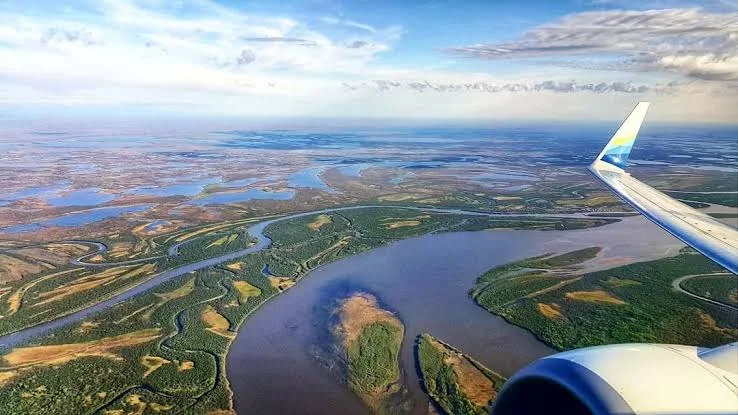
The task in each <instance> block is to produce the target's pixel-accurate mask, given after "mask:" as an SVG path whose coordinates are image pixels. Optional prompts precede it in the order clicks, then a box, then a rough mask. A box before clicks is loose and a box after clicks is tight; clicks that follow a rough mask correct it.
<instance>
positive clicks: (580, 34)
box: [448, 9, 738, 81]
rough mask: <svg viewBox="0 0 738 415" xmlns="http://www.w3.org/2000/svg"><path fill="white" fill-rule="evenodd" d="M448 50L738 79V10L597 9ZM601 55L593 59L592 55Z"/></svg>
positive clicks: (470, 53)
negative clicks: (503, 39) (515, 36)
mask: <svg viewBox="0 0 738 415" xmlns="http://www.w3.org/2000/svg"><path fill="white" fill-rule="evenodd" d="M448 52H450V53H453V54H457V55H462V56H470V57H476V58H484V59H512V58H540V57H545V58H549V59H550V58H554V57H560V58H563V59H567V60H566V61H565V62H570V63H571V64H572V65H575V66H576V65H579V62H580V61H581V60H585V65H587V66H589V67H590V68H596V67H598V66H599V67H601V68H603V69H619V70H631V71H668V72H676V73H679V74H682V75H684V76H686V77H690V78H697V79H705V80H722V81H736V80H738V13H720V14H718V13H708V12H705V11H702V10H700V9H665V10H646V11H624V10H614V11H598V12H584V13H577V14H572V15H568V16H566V17H564V18H562V19H560V20H558V21H555V22H553V23H550V24H546V25H543V26H540V27H537V28H535V29H533V30H530V31H528V32H526V33H524V34H523V35H522V36H520V37H519V38H518V39H517V40H515V41H512V42H505V43H493V44H478V45H471V46H463V47H455V48H450V49H448ZM602 56H604V57H605V58H604V59H603V60H600V61H599V62H597V61H594V62H593V61H592V60H591V58H592V57H602ZM587 59H590V61H589V62H587V61H586V60H587Z"/></svg>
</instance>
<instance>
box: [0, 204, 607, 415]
mask: <svg viewBox="0 0 738 415" xmlns="http://www.w3.org/2000/svg"><path fill="white" fill-rule="evenodd" d="M318 216H319V215H312V216H310V215H309V216H305V217H300V218H294V219H290V220H286V221H282V222H276V223H274V224H272V225H270V226H269V227H268V228H267V229H266V230H265V234H266V235H267V236H269V237H270V238H271V239H272V240H273V244H272V246H271V247H270V248H268V249H266V250H263V251H260V252H258V253H254V254H251V255H247V256H244V257H241V258H238V259H235V260H233V261H231V262H227V263H224V264H222V265H218V266H211V267H207V268H203V269H201V270H198V271H195V272H193V273H188V274H185V275H181V276H179V277H176V278H173V279H171V280H169V281H167V282H165V283H163V284H161V285H159V286H157V287H155V288H154V289H151V290H149V291H147V292H145V293H143V294H141V295H138V296H136V297H134V298H132V299H130V300H128V301H126V302H123V303H120V304H118V305H116V306H114V307H111V308H109V309H106V310H104V311H101V312H100V313H97V314H95V315H94V316H93V317H90V318H88V319H87V320H85V321H81V322H79V323H76V324H74V325H71V326H69V327H65V328H63V329H60V330H57V331H55V332H52V333H50V334H48V335H46V336H43V337H40V338H38V339H35V340H34V342H33V343H32V344H25V345H21V346H19V347H18V348H16V349H13V350H7V351H5V352H4V354H3V355H2V357H1V358H2V359H3V360H0V379H2V385H0V408H7V410H8V411H10V412H12V413H30V414H34V413H55V414H67V413H68V414H80V413H94V412H98V413H106V412H109V413H113V414H114V413H121V412H119V411H123V412H122V413H128V412H139V411H143V413H153V412H156V411H157V410H159V411H163V410H164V408H169V409H167V411H166V412H164V413H171V414H175V413H176V414H203V413H209V412H211V411H219V410H222V411H230V410H232V403H231V395H230V389H229V387H228V382H227V380H226V377H225V365H224V360H225V355H226V352H227V350H228V347H229V345H230V343H231V342H232V340H233V336H234V334H235V332H237V330H238V327H239V326H240V325H241V324H242V322H243V321H244V319H246V318H247V317H248V316H249V315H250V313H252V312H253V311H254V310H255V309H256V308H257V307H259V306H260V305H261V304H263V303H264V302H265V301H267V300H268V299H269V298H271V297H272V296H274V295H278V294H279V293H280V292H282V291H284V290H287V289H290V287H292V286H293V285H294V284H295V283H296V282H297V281H298V280H299V279H300V278H302V277H304V276H305V275H306V274H307V273H308V272H309V271H310V270H312V269H314V268H315V267H318V266H320V265H322V264H325V263H328V262H332V261H335V260H337V259H339V258H343V257H346V256H349V255H353V254H355V253H358V252H363V251H366V250H368V249H372V248H374V247H378V246H381V245H384V244H387V243H390V242H392V241H395V240H399V239H402V238H407V237H411V236H416V235H421V234H425V233H429V232H446V231H456V230H480V229H489V228H514V229H529V228H534V229H545V230H555V229H565V228H576V227H590V226H600V225H603V224H605V223H608V221H609V220H608V219H595V218H592V219H564V220H557V219H546V218H536V219H535V220H528V219H524V218H517V219H516V218H488V217H468V216H463V215H450V214H440V213H431V212H419V211H410V210H406V209H399V208H380V209H357V210H352V211H342V212H340V213H339V212H336V213H332V214H331V215H330V216H331V218H332V219H331V221H330V222H326V221H325V220H320V221H321V222H324V223H323V224H322V225H321V226H320V227H318V228H317V229H315V230H313V229H311V228H310V227H308V226H307V225H308V224H310V223H315V222H316V221H317V220H318ZM410 218H413V219H410ZM259 220H263V219H255V218H248V219H243V220H238V221H233V222H230V223H228V224H227V225H228V226H220V225H218V226H217V228H215V229H214V228H213V227H212V226H210V225H208V226H200V227H194V228H187V229H177V230H174V231H172V232H170V233H162V234H158V235H156V236H153V237H152V240H153V241H155V242H156V243H157V244H158V246H159V248H158V249H159V251H158V252H165V251H167V250H168V249H169V248H171V247H172V246H173V245H174V244H176V243H179V242H176V241H177V240H178V239H179V240H180V241H191V242H189V243H187V244H185V245H183V246H180V248H179V251H180V256H178V257H172V258H162V259H157V260H152V261H151V262H142V263H136V264H127V265H115V264H110V266H108V267H103V268H99V267H98V268H93V267H83V266H77V267H75V266H72V265H69V264H65V265H60V267H59V268H56V269H55V270H53V271H52V270H49V271H45V272H44V273H41V274H38V275H36V276H34V277H33V278H22V279H20V280H18V281H13V282H10V283H8V284H6V285H5V286H3V290H2V291H0V314H3V315H4V317H3V318H1V319H0V332H7V331H9V330H12V329H17V328H18V327H22V326H23V325H25V324H35V323H33V322H34V321H35V322H38V321H43V320H44V318H45V317H46V316H51V317H53V316H56V315H61V314H63V313H65V312H69V311H70V310H72V309H75V308H79V307H82V306H85V305H89V304H92V303H94V302H97V301H100V300H101V299H103V298H106V297H109V296H110V295H111V293H114V292H118V291H120V290H123V289H126V288H127V287H130V286H131V285H134V284H137V283H140V282H141V281H144V280H146V279H148V278H151V275H152V274H155V273H158V272H161V271H163V270H165V269H169V268H171V267H172V266H176V265H179V264H183V263H187V262H189V261H192V260H195V259H197V258H205V257H210V256H211V255H217V254H219V253H223V252H232V251H233V250H235V249H239V248H243V247H244V246H246V245H247V244H248V243H250V241H249V240H247V239H244V238H243V228H244V227H245V226H247V225H248V224H250V223H254V222H255V221H259ZM410 220H413V221H418V222H420V223H419V224H418V225H417V226H407V227H395V228H391V229H390V228H389V227H388V226H386V225H387V224H388V223H395V222H398V221H399V222H401V221H410ZM234 234H238V235H239V238H237V239H235V240H234V241H233V242H232V243H230V244H229V243H228V239H226V240H225V241H224V242H223V243H222V244H220V245H217V244H214V243H215V242H216V241H218V240H220V239H221V238H223V237H225V236H226V235H234ZM228 238H231V237H230V236H229V237H228ZM120 239H125V237H120ZM106 243H107V241H106ZM211 245H212V246H211ZM8 288H10V289H8ZM40 302H44V303H43V304H40V305H39V304H38V303H40ZM12 304H18V306H17V309H16V310H15V312H14V313H13V314H12V315H9V314H8V312H7V310H8V309H9V305H12ZM13 308H16V306H14V307H13ZM47 310H48V311H47ZM34 319H35V320H34ZM29 322H30V323H29ZM388 324H389V323H387V322H383V323H381V324H378V325H376V326H372V328H371V329H369V331H366V330H364V331H363V332H366V333H367V334H366V335H365V336H364V337H362V338H361V339H360V340H356V341H357V342H358V343H356V344H357V345H361V344H375V343H376V342H383V343H386V342H387V341H390V339H392V338H396V337H397V334H398V333H397V331H396V329H395V328H396V326H392V325H391V324H390V325H388ZM141 333H148V335H147V336H146V338H147V340H146V341H134V340H131V341H129V342H126V344H118V343H115V344H116V346H115V348H108V349H105V350H107V351H106V352H100V353H97V354H89V355H85V354H84V353H82V354H81V355H79V356H76V357H75V358H73V359H71V360H64V361H55V363H54V364H51V365H42V364H39V365H30V366H24V367H19V366H17V365H16V364H14V363H11V362H8V361H7V360H6V359H5V357H6V356H13V353H16V352H17V351H18V350H22V349H24V348H26V347H49V346H63V347H64V348H66V349H68V350H89V347H91V346H90V345H91V344H96V343H97V342H100V341H103V340H104V343H103V344H109V342H110V341H111V340H110V339H120V338H124V339H140V338H144V337H140V336H141ZM154 333H156V334H154ZM121 336H123V337H121ZM149 337H150V338H149ZM400 338H401V337H400ZM105 339H107V340H105ZM106 342H108V343H106ZM390 343H391V342H390ZM49 350H51V349H49ZM94 350H97V351H100V350H102V349H94ZM352 350H353V352H352V356H353V357H355V359H354V361H355V362H356V365H358V366H356V365H355V367H356V368H361V367H362V366H361V364H362V363H361V362H369V360H371V359H374V358H375V357H376V356H374V357H371V359H370V358H369V356H371V355H368V354H366V353H364V352H363V351H362V350H365V348H362V347H358V348H354V349H352ZM384 350H385V351H387V350H388V349H384ZM15 356H17V354H16V355H15ZM113 356H115V357H113ZM383 356H384V357H385V358H386V357H387V356H389V360H394V358H393V357H392V355H391V354H390V353H389V352H387V353H385V354H384V355H383ZM385 360H386V359H385ZM389 360H386V361H389ZM383 367H385V368H387V370H385V371H384V372H382V373H384V374H385V375H386V376H384V377H383V378H382V379H375V380H372V379H368V378H365V377H364V376H362V375H361V373H368V372H361V370H359V371H356V372H355V373H356V374H357V375H356V377H355V379H356V381H355V383H356V385H367V386H368V388H369V389H368V390H371V389H372V388H373V387H375V386H377V385H380V384H385V383H386V382H388V379H390V378H396V377H395V372H394V369H392V370H390V366H388V365H383Z"/></svg>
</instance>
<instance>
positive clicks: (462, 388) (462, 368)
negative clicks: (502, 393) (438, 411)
mask: <svg viewBox="0 0 738 415" xmlns="http://www.w3.org/2000/svg"><path fill="white" fill-rule="evenodd" d="M415 352H416V358H417V360H418V366H419V367H420V372H421V378H422V379H421V381H422V383H423V387H424V388H425V390H426V391H427V392H428V394H429V395H430V396H431V398H432V399H433V401H434V402H436V403H437V404H438V405H439V406H440V407H441V408H443V410H444V411H446V413H449V414H475V415H483V414H487V413H489V407H490V405H491V403H492V402H493V401H494V399H495V397H496V395H497V392H499V390H500V389H501V388H502V385H503V384H504V382H505V378H504V377H502V376H500V375H498V374H497V373H494V372H492V371H491V370H489V369H487V368H486V367H484V366H482V365H481V364H479V363H477V362H476V361H475V360H473V359H471V358H470V357H469V356H467V355H465V354H463V353H462V352H460V351H459V350H457V349H454V348H453V347H451V346H449V345H448V344H446V343H443V342H441V341H440V340H438V339H436V338H434V337H433V336H431V335H429V334H426V333H424V334H421V335H420V336H418V339H417V343H416V349H415Z"/></svg>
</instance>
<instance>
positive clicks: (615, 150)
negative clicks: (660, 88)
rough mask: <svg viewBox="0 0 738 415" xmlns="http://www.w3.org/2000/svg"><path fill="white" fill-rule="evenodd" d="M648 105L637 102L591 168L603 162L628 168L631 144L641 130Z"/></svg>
mask: <svg viewBox="0 0 738 415" xmlns="http://www.w3.org/2000/svg"><path fill="white" fill-rule="evenodd" d="M649 105H650V104H649V103H648V102H639V103H638V105H636V107H635V108H633V111H631V112H630V115H628V118H626V119H625V121H623V123H622V124H621V125H620V128H618V131H617V132H615V135H613V136H612V138H611V139H610V142H608V143H607V145H606V146H605V148H604V149H603V150H602V152H601V153H600V155H599V156H597V159H595V161H594V163H592V165H593V167H594V165H595V164H597V162H598V161H603V162H605V163H608V164H610V165H612V166H615V167H618V168H620V169H624V168H625V167H627V166H628V155H629V154H630V150H631V149H632V148H633V143H634V142H635V139H636V136H637V135H638V130H640V128H641V124H642V123H643V119H644V118H645V117H646V111H648V106H649Z"/></svg>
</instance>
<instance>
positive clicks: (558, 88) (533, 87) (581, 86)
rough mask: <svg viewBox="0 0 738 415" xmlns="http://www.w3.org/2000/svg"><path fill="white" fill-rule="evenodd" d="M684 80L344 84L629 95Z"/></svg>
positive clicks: (664, 89) (673, 87)
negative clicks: (665, 81) (648, 83)
mask: <svg viewBox="0 0 738 415" xmlns="http://www.w3.org/2000/svg"><path fill="white" fill-rule="evenodd" d="M682 85H683V83H680V82H669V83H666V84H653V85H645V84H643V85H636V84H634V83H633V82H597V83H593V82H589V83H581V82H576V81H542V82H534V83H531V82H527V83H526V82H512V83H490V82H483V81H481V82H480V81H477V82H467V83H453V82H452V83H439V82H430V81H405V82H400V81H391V80H373V81H371V82H361V83H348V82H343V83H342V86H343V87H344V88H346V89H348V90H351V91H357V90H362V89H370V90H376V91H386V92H390V91H394V90H401V89H405V90H411V91H416V92H420V93H423V92H441V93H443V92H449V93H461V92H479V93H487V94H497V93H509V92H512V93H523V92H561V93H577V92H591V93H595V94H607V93H625V94H645V93H659V94H662V93H673V92H676V91H677V90H678V89H679V88H680V87H681V86H682Z"/></svg>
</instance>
